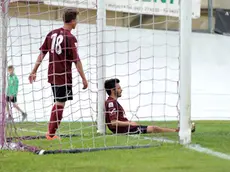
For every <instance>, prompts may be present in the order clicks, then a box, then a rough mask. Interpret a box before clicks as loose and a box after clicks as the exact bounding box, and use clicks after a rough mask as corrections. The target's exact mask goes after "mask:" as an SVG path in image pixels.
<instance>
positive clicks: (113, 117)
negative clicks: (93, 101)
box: [106, 102, 138, 127]
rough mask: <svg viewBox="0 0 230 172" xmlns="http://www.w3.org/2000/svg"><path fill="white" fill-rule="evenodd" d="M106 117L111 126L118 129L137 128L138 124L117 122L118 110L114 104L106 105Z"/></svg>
mask: <svg viewBox="0 0 230 172" xmlns="http://www.w3.org/2000/svg"><path fill="white" fill-rule="evenodd" d="M106 108H107V115H109V118H110V121H111V125H112V126H118V127H127V126H137V125H138V124H137V123H135V122H131V121H120V120H118V113H119V112H118V110H117V109H118V108H117V103H116V102H109V103H108V104H107V107H106Z"/></svg>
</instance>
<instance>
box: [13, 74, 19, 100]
mask: <svg viewBox="0 0 230 172" xmlns="http://www.w3.org/2000/svg"><path fill="white" fill-rule="evenodd" d="M18 85H19V81H18V77H17V76H15V88H14V95H15V96H17V95H18Z"/></svg>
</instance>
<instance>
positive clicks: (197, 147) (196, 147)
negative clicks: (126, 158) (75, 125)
mask: <svg viewBox="0 0 230 172" xmlns="http://www.w3.org/2000/svg"><path fill="white" fill-rule="evenodd" d="M19 130H21V131H26V132H32V133H41V134H46V132H43V131H39V130H27V129H23V128H20V129H19ZM132 137H138V136H137V135H132ZM144 139H145V140H154V141H158V142H164V143H172V144H176V143H179V142H178V141H174V140H169V139H166V138H162V137H160V138H157V137H144ZM185 147H186V148H188V149H190V150H194V151H197V152H201V153H205V154H208V155H212V156H215V157H218V158H221V159H226V160H230V155H229V154H225V153H221V152H217V151H213V150H211V149H208V148H205V147H202V146H201V145H198V144H190V145H186V146H185Z"/></svg>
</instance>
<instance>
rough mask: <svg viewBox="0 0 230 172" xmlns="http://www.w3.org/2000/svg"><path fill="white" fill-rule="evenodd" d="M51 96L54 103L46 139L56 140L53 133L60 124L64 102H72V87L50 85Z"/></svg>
mask: <svg viewBox="0 0 230 172" xmlns="http://www.w3.org/2000/svg"><path fill="white" fill-rule="evenodd" d="M51 87H52V91H53V95H54V102H55V104H54V105H53V108H52V111H51V115H50V122H49V133H48V136H47V139H49V140H50V139H53V138H57V137H56V136H55V133H56V131H57V129H58V127H59V125H60V122H61V120H62V118H63V111H64V107H65V102H66V101H67V100H72V87H67V86H58V85H51Z"/></svg>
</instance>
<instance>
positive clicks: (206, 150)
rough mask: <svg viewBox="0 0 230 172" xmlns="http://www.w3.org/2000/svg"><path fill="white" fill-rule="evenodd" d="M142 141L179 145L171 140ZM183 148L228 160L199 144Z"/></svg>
mask: <svg viewBox="0 0 230 172" xmlns="http://www.w3.org/2000/svg"><path fill="white" fill-rule="evenodd" d="M144 139H145V140H155V141H158V142H165V143H172V144H176V143H179V142H178V141H173V140H169V139H166V138H156V137H153V138H151V137H144ZM185 148H188V149H190V150H194V151H197V152H201V153H205V154H208V155H212V156H215V157H218V158H221V159H226V160H230V155H229V154H225V153H221V152H217V151H213V150H211V149H209V148H205V147H202V146H201V145H199V144H189V145H186V146H185Z"/></svg>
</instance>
